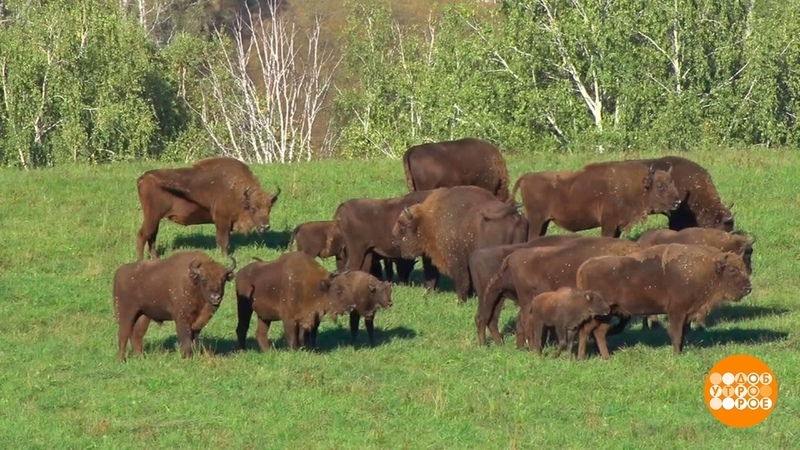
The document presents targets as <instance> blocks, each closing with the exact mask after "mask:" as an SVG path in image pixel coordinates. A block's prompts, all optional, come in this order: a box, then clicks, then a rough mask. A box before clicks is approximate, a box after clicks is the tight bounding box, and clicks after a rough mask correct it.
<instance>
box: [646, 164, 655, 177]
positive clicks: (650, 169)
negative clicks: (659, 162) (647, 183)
mask: <svg viewBox="0 0 800 450" xmlns="http://www.w3.org/2000/svg"><path fill="white" fill-rule="evenodd" d="M648 171H649V172H650V175H652V174H654V173H656V168H655V165H654V164H650V168H649V169H648Z"/></svg>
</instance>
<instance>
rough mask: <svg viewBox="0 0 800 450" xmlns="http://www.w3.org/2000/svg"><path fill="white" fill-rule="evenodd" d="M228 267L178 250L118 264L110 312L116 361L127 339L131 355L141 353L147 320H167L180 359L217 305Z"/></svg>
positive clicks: (230, 269) (122, 358) (186, 354)
mask: <svg viewBox="0 0 800 450" xmlns="http://www.w3.org/2000/svg"><path fill="white" fill-rule="evenodd" d="M231 260H232V265H231V266H230V267H225V266H223V265H222V264H219V263H217V262H214V260H212V259H211V258H210V257H209V256H208V255H206V254H205V253H203V252H178V253H175V254H174V255H172V256H170V257H169V258H166V259H162V260H152V261H137V262H133V263H129V264H124V265H122V266H120V267H119V269H117V271H116V273H115V274H114V289H113V293H114V315H115V316H116V318H117V322H118V323H119V333H118V338H119V360H120V361H125V350H126V347H127V345H128V339H130V341H131V347H132V348H133V354H134V355H140V354H141V353H142V340H143V339H144V335H145V333H146V332H147V328H148V326H149V325H150V321H151V320H155V321H156V322H158V323H161V322H164V321H167V320H172V321H175V328H176V329H177V332H178V341H179V342H180V345H181V353H182V356H183V357H184V358H187V357H189V356H191V355H192V344H193V343H194V342H195V340H196V339H197V336H198V335H199V334H200V331H201V330H202V329H203V327H204V326H205V325H206V323H208V321H209V320H210V319H211V317H212V316H213V315H214V313H215V312H216V311H217V308H219V305H220V303H221V302H222V298H223V297H224V296H225V283H227V282H228V281H230V280H231V279H233V269H235V268H236V261H235V260H233V258H231Z"/></svg>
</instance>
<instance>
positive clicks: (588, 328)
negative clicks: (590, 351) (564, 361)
mask: <svg viewBox="0 0 800 450" xmlns="http://www.w3.org/2000/svg"><path fill="white" fill-rule="evenodd" d="M599 324H600V322H599V321H598V320H597V319H591V320H589V321H588V322H586V323H585V324H583V326H581V328H580V331H579V332H578V355H577V357H578V359H579V360H581V359H586V343H587V342H588V340H589V333H591V332H592V331H594V329H595V328H597V326H598V325H599Z"/></svg>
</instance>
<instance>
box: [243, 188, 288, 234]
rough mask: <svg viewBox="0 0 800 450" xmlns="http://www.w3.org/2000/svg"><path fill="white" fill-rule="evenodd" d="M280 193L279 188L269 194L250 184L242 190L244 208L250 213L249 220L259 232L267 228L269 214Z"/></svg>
mask: <svg viewBox="0 0 800 450" xmlns="http://www.w3.org/2000/svg"><path fill="white" fill-rule="evenodd" d="M280 194H281V188H277V190H276V191H275V193H274V194H269V193H267V192H265V191H264V190H263V189H261V188H260V187H258V186H250V187H249V188H247V189H246V190H245V191H244V198H243V202H244V208H245V210H247V212H248V213H250V220H252V222H253V226H254V227H255V228H256V229H258V231H259V232H260V233H263V232H264V231H266V230H269V214H270V212H271V211H272V205H274V204H275V202H276V201H278V196H279V195H280Z"/></svg>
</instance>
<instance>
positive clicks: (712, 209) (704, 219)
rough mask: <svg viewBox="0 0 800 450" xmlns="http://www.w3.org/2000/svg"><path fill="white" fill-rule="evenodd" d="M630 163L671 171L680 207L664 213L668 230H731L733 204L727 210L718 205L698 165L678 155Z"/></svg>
mask: <svg viewBox="0 0 800 450" xmlns="http://www.w3.org/2000/svg"><path fill="white" fill-rule="evenodd" d="M631 161H635V162H638V163H640V164H643V165H645V166H647V167H655V168H656V169H658V170H668V169H670V168H671V169H672V173H671V175H672V181H673V183H675V187H676V188H677V189H678V194H679V196H680V198H681V204H680V206H679V207H678V209H676V210H674V211H670V212H669V213H668V214H667V215H668V216H669V228H670V229H671V230H675V231H679V230H682V229H684V228H689V227H701V228H717V229H721V230H724V231H732V230H733V225H734V223H733V222H734V219H733V214H732V213H731V210H730V208H731V207H733V204H731V206H730V207H726V206H725V205H723V204H722V200H721V199H720V196H719V193H718V192H717V188H716V187H715V186H714V182H713V181H712V180H711V175H710V174H709V173H708V171H707V170H706V169H704V168H703V167H701V166H700V165H699V164H697V163H695V162H694V161H691V160H688V159H686V158H681V157H680V156H665V157H663V158H655V159H641V160H631Z"/></svg>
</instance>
